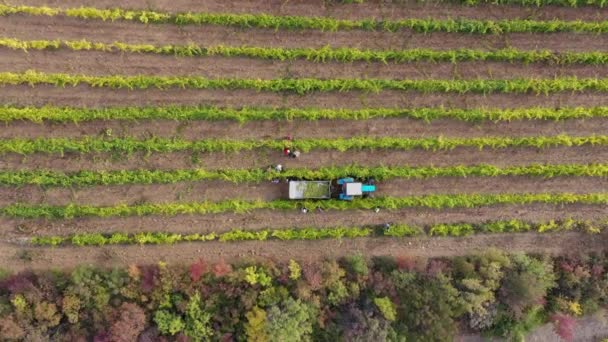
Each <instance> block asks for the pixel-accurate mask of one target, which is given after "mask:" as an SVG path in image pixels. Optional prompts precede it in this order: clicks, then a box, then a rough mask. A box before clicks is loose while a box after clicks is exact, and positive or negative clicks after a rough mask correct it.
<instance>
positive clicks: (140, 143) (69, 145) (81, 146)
mask: <svg viewBox="0 0 608 342" xmlns="http://www.w3.org/2000/svg"><path fill="white" fill-rule="evenodd" d="M586 145H590V146H593V145H601V146H604V145H608V135H597V136H596V135H593V136H584V137H574V136H568V135H556V136H539V137H520V138H511V137H481V138H446V137H441V136H440V137H433V138H411V139H409V138H392V137H381V138H369V137H354V138H346V139H298V140H296V141H282V140H222V139H206V140H196V141H189V140H183V139H178V138H172V139H166V138H150V139H145V140H138V139H133V138H107V139H104V138H88V137H87V138H84V139H69V138H48V139H47V138H40V139H2V140H0V154H6V153H17V154H23V155H28V154H34V153H56V154H62V155H63V154H64V153H104V152H105V153H125V154H132V153H135V152H145V153H167V152H177V151H192V152H223V153H232V152H239V151H249V150H253V149H264V148H267V149H276V150H281V151H282V150H283V148H284V147H285V146H288V147H291V148H296V149H299V150H301V151H303V152H309V151H311V150H317V149H322V150H337V151H340V152H344V151H348V150H351V149H357V150H364V149H396V150H412V149H423V150H431V151H436V150H449V149H453V148H457V147H475V148H479V149H484V148H492V149H498V148H507V147H518V148H520V147H521V148H528V147H534V148H549V147H555V146H586Z"/></svg>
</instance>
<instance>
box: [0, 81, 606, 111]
mask: <svg viewBox="0 0 608 342" xmlns="http://www.w3.org/2000/svg"><path fill="white" fill-rule="evenodd" d="M0 102H1V103H4V104H13V105H20V106H44V105H53V106H76V107H108V106H167V105H206V106H219V107H242V106H247V107H281V108H286V107H289V108H347V109H360V108H378V107H386V108H393V107H401V108H403V107H405V108H415V107H440V106H443V107H446V108H480V107H486V108H499V109H501V108H518V107H555V108H559V107H595V106H608V96H606V94H604V93H600V92H563V93H554V94H550V95H547V96H544V95H536V94H485V95H484V94H454V93H428V94H424V93H418V92H413V91H394V90H386V91H381V92H379V93H369V92H359V91H349V92H317V93H313V94H309V95H297V94H291V93H272V92H257V91H255V90H208V89H203V90H199V89H178V88H170V89H164V90H160V89H146V90H126V89H109V88H92V87H89V86H86V85H78V86H75V87H69V88H59V87H53V86H50V85H37V86H34V87H31V86H27V85H17V86H4V87H2V91H1V92H0Z"/></svg>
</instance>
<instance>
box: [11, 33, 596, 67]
mask: <svg viewBox="0 0 608 342" xmlns="http://www.w3.org/2000/svg"><path fill="white" fill-rule="evenodd" d="M0 47H5V48H9V49H13V50H23V51H28V50H50V51H53V50H58V49H62V48H63V49H69V50H73V51H102V52H120V53H146V54H157V55H171V56H178V57H208V56H221V57H247V58H256V59H267V60H279V61H286V60H295V59H303V60H307V61H310V62H314V63H324V62H339V63H350V62H380V63H411V62H449V63H458V62H482V61H493V62H507V63H525V64H528V63H550V64H559V65H569V64H590V65H605V64H608V53H606V52H602V51H592V52H572V51H567V52H554V51H550V50H519V49H515V48H505V49H499V50H493V51H486V50H476V49H466V48H463V49H452V50H433V49H424V48H418V49H407V50H369V49H367V50H362V49H357V48H351V47H337V48H333V47H331V46H325V47H322V48H283V47H257V46H223V45H217V46H209V47H204V46H200V45H196V44H193V43H190V44H187V45H162V46H159V45H152V44H128V43H123V42H114V43H101V42H91V41H88V40H20V39H15V38H0Z"/></svg>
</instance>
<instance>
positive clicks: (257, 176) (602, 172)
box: [0, 164, 608, 187]
mask: <svg viewBox="0 0 608 342" xmlns="http://www.w3.org/2000/svg"><path fill="white" fill-rule="evenodd" d="M344 175H349V176H352V177H356V178H367V177H372V178H374V179H376V180H387V179H391V178H407V179H410V178H432V177H472V176H474V177H497V176H532V177H544V178H552V177H563V176H568V177H583V176H585V177H607V176H608V164H588V165H578V164H563V165H542V164H533V165H526V166H510V167H496V166H492V165H484V164H482V165H474V166H462V165H460V166H450V167H408V166H404V167H371V168H369V167H365V166H362V165H350V166H346V167H327V168H320V169H317V170H311V169H295V168H294V169H287V170H285V171H283V172H280V173H279V172H276V171H267V170H263V169H249V170H248V169H241V170H203V169H187V170H174V171H162V170H133V171H131V170H121V171H79V172H75V173H64V172H58V171H52V170H35V171H0V185H5V186H23V185H39V186H61V187H74V186H92V185H126V184H168V183H177V182H187V181H205V180H221V181H228V182H234V183H246V182H252V183H253V182H262V181H269V180H273V179H288V178H291V179H293V178H296V179H309V180H315V179H337V178H340V177H343V176H344Z"/></svg>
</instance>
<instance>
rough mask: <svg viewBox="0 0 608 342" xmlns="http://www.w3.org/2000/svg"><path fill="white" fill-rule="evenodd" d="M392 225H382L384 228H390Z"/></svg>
mask: <svg viewBox="0 0 608 342" xmlns="http://www.w3.org/2000/svg"><path fill="white" fill-rule="evenodd" d="M390 227H391V224H390V223H385V224H383V225H382V228H384V229H389V228H390Z"/></svg>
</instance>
